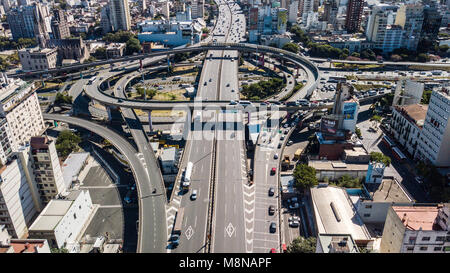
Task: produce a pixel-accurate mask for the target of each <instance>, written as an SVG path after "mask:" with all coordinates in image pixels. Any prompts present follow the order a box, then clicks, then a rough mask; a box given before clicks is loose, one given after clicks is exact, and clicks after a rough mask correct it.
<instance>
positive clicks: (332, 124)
mask: <svg viewBox="0 0 450 273" xmlns="http://www.w3.org/2000/svg"><path fill="white" fill-rule="evenodd" d="M337 128H338V121H337V120H335V119H330V118H324V117H322V120H321V122H320V131H321V132H322V133H325V134H333V135H334V134H336V131H337Z"/></svg>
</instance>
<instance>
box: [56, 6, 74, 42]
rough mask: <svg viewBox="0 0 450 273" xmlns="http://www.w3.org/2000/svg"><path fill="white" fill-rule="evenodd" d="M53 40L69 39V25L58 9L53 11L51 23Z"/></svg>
mask: <svg viewBox="0 0 450 273" xmlns="http://www.w3.org/2000/svg"><path fill="white" fill-rule="evenodd" d="M51 28H52V33H53V39H65V38H69V37H70V31H69V25H68V23H67V18H66V15H65V14H64V12H63V11H62V10H60V9H54V10H53V19H52V22H51Z"/></svg>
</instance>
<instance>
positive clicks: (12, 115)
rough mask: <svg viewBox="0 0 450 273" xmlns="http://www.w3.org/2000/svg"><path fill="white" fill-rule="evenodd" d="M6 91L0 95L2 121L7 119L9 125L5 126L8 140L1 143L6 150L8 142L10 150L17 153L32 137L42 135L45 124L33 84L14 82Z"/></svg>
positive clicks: (20, 81) (4, 139) (3, 139)
mask: <svg viewBox="0 0 450 273" xmlns="http://www.w3.org/2000/svg"><path fill="white" fill-rule="evenodd" d="M6 91H7V92H4V93H1V94H0V120H2V119H5V120H6V123H7V126H6V124H3V128H5V133H3V135H4V136H7V139H6V138H2V140H1V142H2V146H3V147H4V148H5V147H7V145H6V141H8V142H9V148H11V151H13V152H15V151H18V149H19V147H20V146H24V145H26V144H27V143H28V142H29V141H30V139H31V137H33V136H38V135H41V134H42V133H43V132H44V130H45V124H44V119H43V118H42V112H41V108H40V106H39V100H38V97H37V95H36V92H34V85H33V84H32V83H26V82H24V81H22V80H14V81H13V82H10V87H9V89H7V90H6ZM3 122H4V121H3ZM0 123H2V122H0ZM6 127H7V128H6ZM4 148H3V149H4ZM7 150H8V148H7ZM0 153H1V152H0Z"/></svg>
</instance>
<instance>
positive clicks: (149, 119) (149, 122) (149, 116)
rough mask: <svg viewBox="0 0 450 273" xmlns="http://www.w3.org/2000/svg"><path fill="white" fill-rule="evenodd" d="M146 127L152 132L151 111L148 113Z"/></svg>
mask: <svg viewBox="0 0 450 273" xmlns="http://www.w3.org/2000/svg"><path fill="white" fill-rule="evenodd" d="M147 113H148V127H149V131H150V132H152V131H153V123H152V111H148V112H147Z"/></svg>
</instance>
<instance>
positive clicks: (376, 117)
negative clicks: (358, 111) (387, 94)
mask: <svg viewBox="0 0 450 273" xmlns="http://www.w3.org/2000/svg"><path fill="white" fill-rule="evenodd" d="M370 120H374V121H376V122H381V117H380V116H378V115H373V116H372V117H371V118H370Z"/></svg>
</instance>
